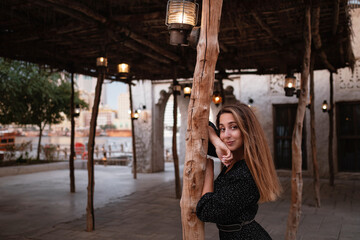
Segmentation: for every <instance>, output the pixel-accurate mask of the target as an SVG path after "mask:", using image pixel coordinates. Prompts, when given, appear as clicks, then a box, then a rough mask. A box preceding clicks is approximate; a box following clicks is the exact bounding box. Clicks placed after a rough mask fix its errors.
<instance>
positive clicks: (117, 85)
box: [105, 82, 127, 110]
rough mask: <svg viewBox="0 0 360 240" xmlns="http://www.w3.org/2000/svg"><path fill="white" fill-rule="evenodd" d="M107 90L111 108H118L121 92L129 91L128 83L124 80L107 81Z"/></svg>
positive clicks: (108, 102)
mask: <svg viewBox="0 0 360 240" xmlns="http://www.w3.org/2000/svg"><path fill="white" fill-rule="evenodd" d="M105 85H106V91H107V99H106V101H107V104H108V105H109V106H110V108H111V109H114V110H117V109H118V96H119V94H120V93H125V92H126V91H127V85H126V84H125V83H122V82H112V83H107V84H105Z"/></svg>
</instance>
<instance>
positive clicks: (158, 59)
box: [0, 0, 354, 80]
mask: <svg viewBox="0 0 360 240" xmlns="http://www.w3.org/2000/svg"><path fill="white" fill-rule="evenodd" d="M312 2H313V9H314V11H313V19H314V20H316V19H318V21H319V27H318V31H316V28H315V31H314V29H313V32H314V33H313V45H312V46H313V51H316V53H317V58H316V61H315V69H332V70H336V69H337V68H340V67H345V66H352V65H353V64H354V55H353V52H352V48H351V23H350V17H349V14H348V9H347V1H346V0H319V1H315V0H313V1H312ZM198 3H199V4H200V5H201V2H199V1H198ZM166 4H167V1H166V0H1V2H0V56H2V57H6V58H11V59H18V60H24V61H29V62H34V63H39V64H45V65H49V66H51V67H52V68H55V69H60V70H62V69H65V70H67V71H73V72H75V73H81V74H86V75H92V76H96V66H95V63H96V58H97V57H99V56H101V55H103V53H106V55H107V57H108V63H109V68H108V73H107V74H108V76H107V77H108V78H109V79H114V78H115V77H116V65H117V64H118V63H121V62H127V63H129V64H130V65H131V72H132V75H133V78H134V79H150V80H161V79H171V78H174V77H175V74H177V77H178V78H189V77H192V76H193V72H194V68H195V62H196V50H195V49H193V48H190V47H178V46H172V45H170V44H169V33H168V30H167V27H166V26H165V24H164V23H165V15H166V12H165V11H166ZM316 9H318V10H320V12H319V15H318V16H319V17H318V18H317V17H316V16H317V14H316ZM304 12H305V8H304V2H303V1H301V0H298V1H296V0H276V1H259V0H242V1H238V0H224V3H223V9H222V17H221V27H220V33H219V45H220V54H219V58H218V62H217V67H216V68H217V70H219V71H225V70H231V71H234V72H241V70H242V69H254V71H255V72H256V73H259V74H265V73H286V71H287V70H288V69H294V70H296V71H300V69H301V63H302V58H303V23H304ZM200 14H201V6H200ZM199 19H201V17H199ZM314 22H315V21H314ZM198 25H200V24H198ZM317 32H318V33H317ZM175 69H176V70H175Z"/></svg>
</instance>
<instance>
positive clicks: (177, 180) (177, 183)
mask: <svg viewBox="0 0 360 240" xmlns="http://www.w3.org/2000/svg"><path fill="white" fill-rule="evenodd" d="M175 83H176V79H174V81H173V84H174V85H175ZM173 93H174V94H173V97H174V112H173V117H174V124H173V136H172V155H173V161H174V171H175V194H176V198H177V199H180V197H181V185H180V173H179V157H178V154H177V146H176V132H177V96H178V94H177V92H175V91H174V90H173Z"/></svg>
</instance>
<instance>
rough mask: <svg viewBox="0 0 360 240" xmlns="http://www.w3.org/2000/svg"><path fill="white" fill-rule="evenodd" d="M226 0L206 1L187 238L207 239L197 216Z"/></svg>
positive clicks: (187, 172)
mask: <svg viewBox="0 0 360 240" xmlns="http://www.w3.org/2000/svg"><path fill="white" fill-rule="evenodd" d="M222 3H223V1H222V0H203V2H202V14H201V32H200V39H199V43H198V45H197V60H196V67H195V72H194V80H193V88H192V91H191V97H190V103H189V107H188V123H187V133H186V155H185V164H184V174H183V192H182V197H181V201H180V206H181V219H182V226H183V228H182V230H183V239H184V240H202V239H204V238H205V233H204V223H203V222H201V221H200V220H199V219H198V218H197V217H196V205H197V203H198V201H199V199H200V197H201V192H202V188H203V184H204V174H205V164H206V161H207V159H206V152H207V147H208V145H207V143H208V123H209V112H210V102H211V96H212V91H213V85H214V77H215V76H214V72H215V66H216V62H217V58H218V55H219V45H218V32H219V28H220V17H221V9H222Z"/></svg>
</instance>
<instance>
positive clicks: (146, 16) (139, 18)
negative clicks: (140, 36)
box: [111, 11, 166, 23]
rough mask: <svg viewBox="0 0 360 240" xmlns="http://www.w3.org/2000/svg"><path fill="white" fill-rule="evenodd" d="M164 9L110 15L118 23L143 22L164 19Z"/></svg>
mask: <svg viewBox="0 0 360 240" xmlns="http://www.w3.org/2000/svg"><path fill="white" fill-rule="evenodd" d="M165 17H166V13H165V11H158V12H150V13H141V14H121V15H112V16H111V19H112V20H114V21H116V22H119V23H129V22H130V23H131V22H145V21H159V20H161V21H162V22H163V21H164V19H165Z"/></svg>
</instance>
